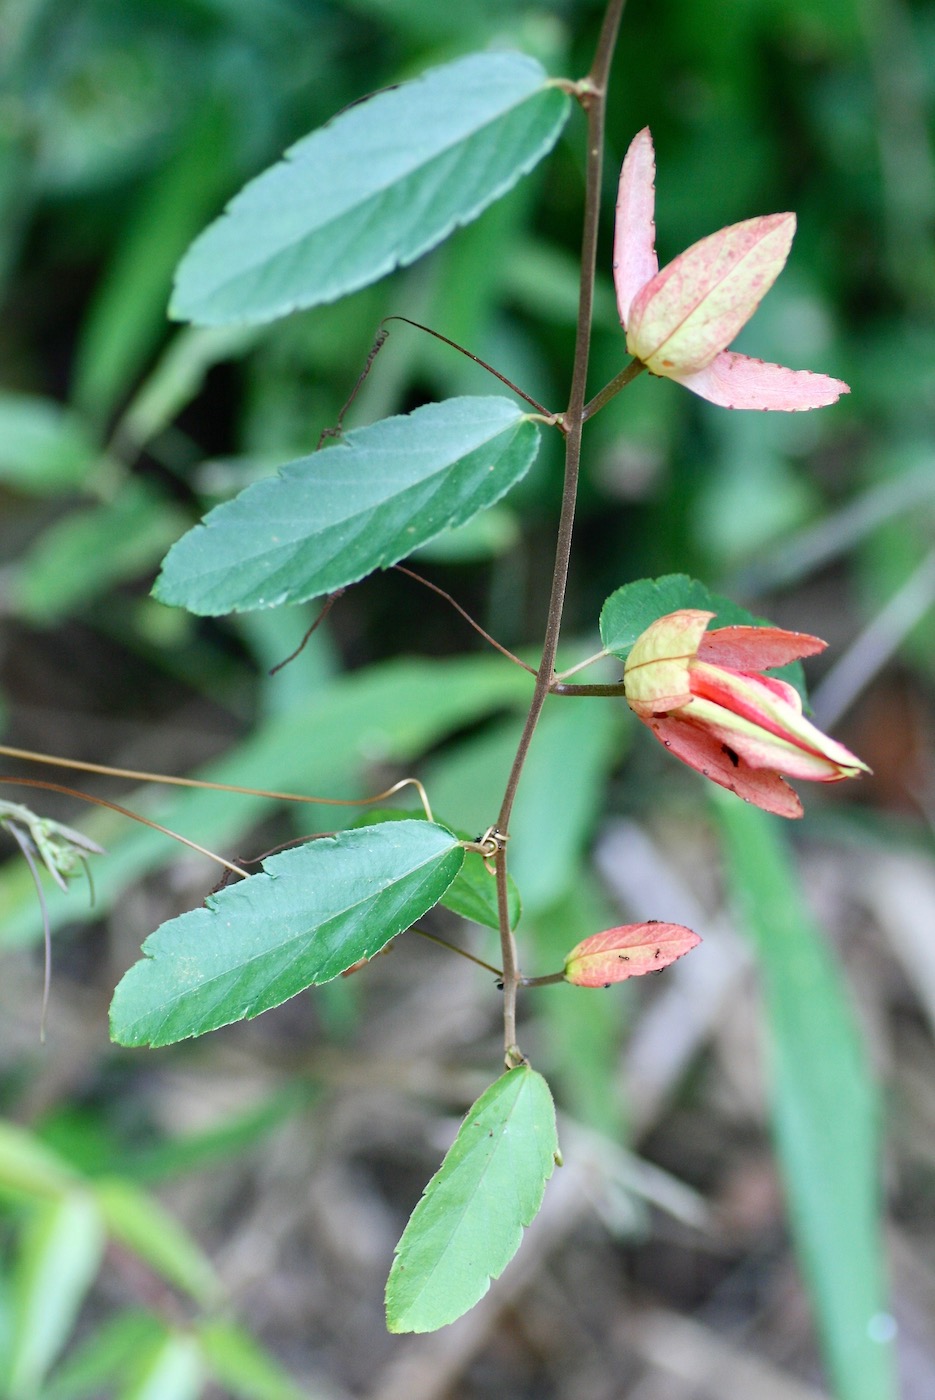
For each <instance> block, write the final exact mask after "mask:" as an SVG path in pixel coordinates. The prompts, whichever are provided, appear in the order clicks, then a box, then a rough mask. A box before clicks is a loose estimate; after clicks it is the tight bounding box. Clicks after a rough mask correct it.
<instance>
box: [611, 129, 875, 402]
mask: <svg viewBox="0 0 935 1400" xmlns="http://www.w3.org/2000/svg"><path fill="white" fill-rule="evenodd" d="M655 173H656V162H655V156H654V153H653V140H652V137H651V136H650V134H649V128H648V127H645V128H644V129H643V130H642V131H641V132H639V133H638V134H637V135H636V136H634V138H633V140H632V141H631V143H630V149H629V150H628V151H627V154H626V159H625V160H624V162H623V169H622V170H621V172H620V187H619V191H618V196H617V224H616V231H615V234H614V282H615V284H616V288H617V309H618V311H619V313H620V322H621V325H622V326H623V328H624V330H625V331H626V333H627V349H628V350H629V352H630V354H631V355H635V356H636V358H637V359H638V360H641V361H642V362H643V364H644V365H645V366H646V368H647V369H648V370H650V372H651V373H652V374H659V375H663V376H665V377H666V378H668V379H675V380H676V381H677V382H678V383H679V384H684V385H685V388H686V389H691V391H692V393H694V394H699V395H700V396H701V398H703V399H708V400H710V402H711V403H716V404H720V405H721V406H722V407H724V408H761V409H781V410H784V411H785V412H789V413H792V412H796V411H798V410H800V409H805V408H821V407H823V406H824V405H825V404H830V403H834V402H835V400H836V399H838V398H839V397H840V395H841V394H847V393H849V392H850V390H849V389H848V386H847V385H846V384H845V383H843V382H842V381H841V380H840V379H832V378H831V377H830V376H829V375H827V374H811V373H809V371H807V370H794V369H786V367H785V366H784V365H771V364H764V362H763V361H762V360H754V359H751V358H750V356H748V355H738V354H736V353H734V352H733V351H729V350H728V349H727V346H728V345H729V344H730V343H731V341H732V340H733V339H734V336H735V335H736V334H737V332H738V331H739V330H740V329H741V327H742V326H745V325H746V323H747V321H749V319H750V317H751V316H752V315H753V313H754V311H755V310H756V308H757V307H758V306H759V304H760V302H761V300H762V299H763V297H764V296H765V295H766V293H767V292H768V291H769V289H770V287H771V286H772V285H773V283H774V282H775V280H776V278H777V277H778V276H779V273H780V272H781V271H782V269H783V266H784V264H785V261H786V258H787V257H788V255H789V248H790V245H791V243H792V235H793V234H794V233H795V215H794V214H764V215H761V216H760V217H759V218H756V219H746V220H745V221H744V222H743V223H740V224H731V225H730V226H729V227H728V228H722V229H720V230H719V231H718V232H717V233H712V234H711V235H710V237H708V238H702V239H701V241H700V242H699V243H693V244H692V246H691V247H690V248H687V249H686V250H685V252H684V253H680V254H679V255H678V257H677V258H674V259H673V260H672V262H670V263H669V265H668V267H664V268H663V269H662V271H661V272H660V271H659V261H658V259H657V257H656V246H655V236H656V227H655V224H654V222H653V212H654V207H655V190H654V186H653V180H654V178H655Z"/></svg>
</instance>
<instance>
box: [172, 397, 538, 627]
mask: <svg viewBox="0 0 935 1400" xmlns="http://www.w3.org/2000/svg"><path fill="white" fill-rule="evenodd" d="M538 446H539V430H538V428H537V427H536V425H535V424H534V423H532V422H530V421H529V419H528V418H527V416H526V415H525V414H524V413H523V412H522V411H521V410H520V409H519V408H518V407H517V405H516V404H515V403H512V402H511V401H510V400H509V399H502V398H458V399H447V400H445V401H444V402H443V403H434V404H426V405H424V406H423V407H422V408H417V409H416V410H415V411H414V412H413V413H409V414H405V415H401V416H399V417H396V418H385V419H383V420H382V422H379V423H373V424H371V426H370V427H367V428H358V429H356V430H355V431H353V432H350V433H348V434H347V436H346V438H345V439H344V441H343V442H340V443H338V444H337V445H336V446H335V447H331V448H328V449H326V450H325V451H323V452H315V453H313V454H312V456H310V457H302V458H300V459H299V460H298V461H297V462H290V463H289V464H288V465H287V466H285V467H283V468H282V470H281V471H280V472H279V474H278V476H275V477H273V478H271V479H270V480H268V481H260V482H256V483H255V484H254V485H253V486H248V487H247V489H246V490H245V491H242V492H241V493H240V495H239V496H236V497H235V498H234V499H233V500H232V501H227V502H225V504H224V505H222V506H218V507H217V508H216V509H215V510H212V511H210V512H209V513H208V514H207V515H206V516H205V518H204V521H203V522H202V523H201V524H200V525H196V526H195V528H194V529H193V530H189V532H188V534H187V535H183V537H182V538H181V539H180V540H179V541H178V543H177V544H175V545H174V546H173V547H172V549H171V550H170V551H169V553H168V555H167V556H166V559H165V562H164V564H163V567H162V573H161V574H160V576H159V578H158V580H157V581H156V587H155V589H154V592H155V595H156V597H157V598H159V599H160V601H161V602H163V603H171V604H174V605H176V606H178V607H184V608H188V610H189V611H190V612H195V613H200V614H202V615H207V616H217V615H218V614H219V613H227V612H242V611H248V610H250V609H252V608H271V607H276V606H278V605H279V604H281V603H301V602H304V601H305V600H307V599H309V598H316V597H320V596H321V595H323V594H325V593H333V592H335V591H336V590H337V589H339V588H344V587H346V586H347V584H349V583H355V582H356V581H357V580H358V579H361V578H364V577H365V576H366V575H367V574H369V573H371V572H372V571H373V570H374V569H386V568H389V567H390V565H391V564H395V563H396V562H397V560H399V559H402V558H404V557H405V556H406V555H407V554H410V553H411V552H412V550H413V549H415V548H416V546H417V545H420V544H424V543H425V542H426V541H427V540H430V539H433V538H434V537H435V536H436V535H437V534H439V533H440V532H441V531H442V530H445V529H447V528H448V527H450V526H454V525H462V524H464V522H465V521H466V520H470V519H471V517H472V516H474V515H476V514H477V512H478V511H480V510H483V509H484V508H485V507H486V506H489V505H493V503H494V502H495V501H498V500H499V499H500V497H501V496H503V495H504V494H505V492H507V491H508V490H509V489H510V487H511V486H513V485H514V484H515V483H516V482H517V481H519V480H520V478H521V477H523V476H525V474H526V472H527V471H528V469H529V466H530V464H531V463H532V461H533V460H534V458H535V455H536V451H537V449H538Z"/></svg>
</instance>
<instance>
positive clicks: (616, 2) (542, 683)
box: [497, 0, 629, 1068]
mask: <svg viewBox="0 0 935 1400" xmlns="http://www.w3.org/2000/svg"><path fill="white" fill-rule="evenodd" d="M625 4H626V0H609V3H608V5H607V9H606V11H605V12H604V20H603V23H602V25H601V32H600V36H599V38H598V41H597V48H596V50H595V53H594V62H593V63H592V65H591V71H590V73H589V74H588V77H587V80H586V81H585V82H584V83H582V84H580V85H579V87H578V89H577V90H578V92H579V98H580V101H581V104H582V106H583V107H584V109H585V111H586V113H587V118H588V150H587V165H586V170H587V176H586V184H585V198H584V231H583V235H582V247H581V282H580V286H579V292H578V324H577V328H576V332H575V359H574V368H573V372H572V381H571V391H570V394H569V400H568V408H567V410H566V412H565V413H564V414H563V415H562V421H563V424H564V427H565V431H566V438H565V482H564V487H563V490H562V507H561V513H560V515H559V523H558V538H557V541H556V547H555V568H554V572H553V575H552V592H551V597H550V599H549V611H548V615H547V618H546V626H545V638H544V640H543V644H542V658H541V661H540V663H539V670H538V673H537V676H536V685H535V689H534V691H533V696H532V700H531V702H530V706H529V713H528V714H527V716H526V723H525V725H524V726H523V732H522V735H521V737H520V741H519V746H518V748H517V750H516V757H515V758H514V760H513V766H512V768H511V770H510V776H509V778H508V780H507V785H506V791H505V792H504V794H503V802H502V803H501V806H500V812H499V815H498V817H497V827H498V829H499V830H500V831H501V832H504V833H506V832H508V831H509V825H510V817H511V815H512V812H513V803H514V801H515V799H516V790H517V788H518V786H519V780H520V777H521V775H522V771H523V767H524V765H525V762H526V757H527V754H528V753H529V745H530V744H531V742H532V736H533V734H534V733H535V731H536V726H537V724H538V723H539V717H540V715H541V714H542V707H543V705H544V704H545V700H546V696H547V695H548V694H549V692H550V690H551V688H552V685H553V682H554V678H555V655H556V652H557V650H558V639H559V633H560V631H561V625H562V610H563V608H564V604H565V588H566V584H567V582H568V566H569V560H570V557H571V539H572V532H573V528H574V520H575V504H576V501H577V495H578V472H579V467H580V463H581V430H582V428H583V427H584V421H585V417H586V416H587V414H586V409H585V394H586V392H587V378H588V357H589V352H590V345H591V319H592V314H593V303H594V273H595V267H596V262H597V236H598V228H599V219H600V200H601V174H602V170H603V152H604V119H605V112H606V91H607V80H608V76H609V74H610V65H611V61H612V59H613V54H614V48H615V46H616V43H617V34H618V32H619V29H620V21H621V19H622V17H623V9H624V5H625ZM628 368H629V366H628ZM622 387H623V386H622V385H621V388H622ZM615 392H616V391H615ZM598 397H599V398H600V395H598ZM497 908H498V914H499V920H500V945H501V950H502V959H503V1038H504V1049H505V1058H506V1063H507V1066H508V1067H509V1068H512V1067H513V1066H515V1065H517V1064H520V1063H522V1060H523V1056H522V1053H521V1052H520V1050H519V1047H518V1045H517V1043H516V989H517V987H518V986H519V985H520V984H521V981H522V978H521V974H520V971H519V963H518V958H517V954H516V942H515V939H514V937H513V931H512V929H511V928H510V914H509V901H508V892H507V863H506V852H505V850H503V849H501V851H500V853H499V856H498V859H497Z"/></svg>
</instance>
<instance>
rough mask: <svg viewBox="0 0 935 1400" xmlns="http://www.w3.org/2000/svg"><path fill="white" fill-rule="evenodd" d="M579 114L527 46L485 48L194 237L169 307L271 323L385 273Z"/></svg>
mask: <svg viewBox="0 0 935 1400" xmlns="http://www.w3.org/2000/svg"><path fill="white" fill-rule="evenodd" d="M568 111H569V99H568V97H567V95H566V94H565V93H564V92H562V91H561V90H560V89H559V88H557V87H552V86H549V85H548V77H547V75H546V72H545V70H544V69H543V68H542V67H541V65H540V64H538V63H537V62H536V61H535V59H532V58H527V57H526V56H525V55H523V54H518V53H486V54H474V55H472V56H470V57H468V58H463V59H459V60H458V61H457V62H455V63H449V64H446V65H445V66H444V67H442V68H435V69H433V70H432V71H430V72H428V73H426V74H424V75H423V76H422V77H421V78H418V79H416V80H415V81H413V82H409V83H402V84H400V85H399V86H397V87H394V88H389V89H387V90H385V91H383V92H379V93H377V94H376V95H375V96H373V97H370V98H368V99H367V100H366V101H364V102H360V103H357V104H355V105H354V106H351V107H349V108H347V109H346V110H345V111H344V112H341V113H340V114H339V115H338V116H336V117H335V118H334V119H333V120H332V121H331V122H329V123H328V125H327V126H324V127H322V128H320V130H318V131H315V132H312V133H311V135H309V136H306V137H305V138H304V140H302V141H299V142H298V143H297V144H296V145H295V146H293V147H291V149H290V150H288V151H287V152H286V154H285V157H284V158H283V160H281V161H280V162H279V163H278V164H276V165H274V166H272V167H271V168H270V169H269V170H267V171H265V172H264V173H263V174H262V175H260V176H258V178H257V179H255V180H253V181H251V183H250V184H248V185H247V186H246V188H245V189H243V190H242V191H241V193H240V194H239V195H237V197H236V198H235V199H234V200H232V201H231V203H230V204H229V205H228V208H227V210H226V212H225V213H224V214H223V215H222V216H221V218H220V219H218V220H216V221H215V222H214V223H213V224H211V225H210V227H209V228H208V229H206V230H205V232H204V233H203V234H202V235H201V236H200V237H199V238H198V239H197V240H196V241H195V242H194V243H193V244H192V246H191V248H190V249H189V251H188V252H187V253H186V255H185V257H184V258H183V260H182V263H181V265H180V267H179V270H178V274H177V278H176V286H175V294H174V297H173V300H172V306H171V308H170V310H171V314H172V315H173V316H174V317H176V319H178V320H188V321H195V322H196V323H198V324H200V325H220V324H224V323H229V322H256V321H270V320H273V319H274V318H275V317H277V316H283V315H286V314H287V313H289V312H290V311H295V310H297V309H299V308H302V307H308V306H317V305H320V304H321V303H322V302H330V301H335V300H337V298H338V297H341V296H344V295H346V294H347V293H348V292H352V291H354V290H356V289H357V288H358V287H365V286H367V284H368V283H370V282H375V281H377V280H378V279H379V278H381V277H383V276H385V275H386V274H387V273H388V272H392V270H393V269H394V268H395V267H400V266H405V265H406V264H408V263H411V262H413V261H414V260H415V259H416V258H418V257H420V256H421V255H422V254H423V253H426V252H428V250H429V249H430V248H434V247H435V245H436V244H437V243H440V242H441V241H442V239H444V238H447V236H448V235H449V234H450V233H451V232H452V230H453V229H455V228H456V227H457V226H458V225H459V224H464V223H467V222H469V221H470V220H471V219H475V218H476V217H477V215H478V214H479V213H480V212H481V211H482V210H483V209H485V208H486V207H487V205H488V204H490V203H492V201H493V200H495V199H498V198H499V197H500V196H501V195H503V194H505V193H506V192H507V190H509V189H511V188H512V186H513V185H515V183H516V181H517V180H518V179H520V177H521V176H522V175H525V174H526V173H527V171H529V170H531V169H532V167H533V166H534V165H536V164H537V162H538V161H540V160H541V159H542V157H543V156H545V155H546V154H547V153H548V151H550V150H551V148H552V146H553V145H554V143H555V141H556V140H557V139H558V135H559V132H560V131H561V129H562V127H563V126H564V124H565V121H566V118H567V116H568Z"/></svg>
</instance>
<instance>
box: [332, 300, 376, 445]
mask: <svg viewBox="0 0 935 1400" xmlns="http://www.w3.org/2000/svg"><path fill="white" fill-rule="evenodd" d="M388 336H389V331H388V330H387V329H386V327H385V326H381V327H380V329H379V330H378V331H377V334H376V339H375V340H374V342H373V345H372V346H371V347H370V354H369V355H368V356H367V360H366V363H365V365H364V367H363V369H362V370H361V372H360V374H359V375H358V376H357V383H356V384H355V385H354V387H353V389H352V390H351V392H350V394H348V396H347V401H346V403H345V404H344V407H343V408H342V409H341V412H340V413H339V414H338V421H337V422H336V423H335V425H334V427H333V428H323V429H322V433H321V437H320V438H319V439H318V446H317V447H316V448H315V451H316V452H320V451H321V445H322V443H323V442H324V440H325V438H329V437H340V436H341V434H342V433H343V432H344V415H345V414H346V413H347V410H348V409H349V408H350V406H351V404H352V403H353V402H354V400H355V399H356V398H357V395H358V394H359V393H360V390H361V387H362V385H363V382H364V380H365V379H366V378H367V375H368V374H369V373H370V371H371V370H372V369H373V362H374V360H375V359H376V358H377V356H378V355H379V353H380V351H381V350H382V349H383V346H384V345H385V344H386V341H387V338H388Z"/></svg>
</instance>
